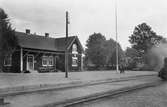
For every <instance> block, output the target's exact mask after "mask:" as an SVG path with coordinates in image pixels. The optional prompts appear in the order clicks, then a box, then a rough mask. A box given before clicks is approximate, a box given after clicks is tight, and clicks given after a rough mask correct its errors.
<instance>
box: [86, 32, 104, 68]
mask: <svg viewBox="0 0 167 107" xmlns="http://www.w3.org/2000/svg"><path fill="white" fill-rule="evenodd" d="M105 41H106V38H105V36H103V35H102V34H101V33H94V34H92V35H90V36H89V39H88V40H87V42H86V47H87V49H86V55H85V57H86V59H87V62H92V63H93V64H95V66H96V67H97V68H98V67H101V66H104V65H105V62H106V56H105V55H106V54H105V47H104V43H105Z"/></svg>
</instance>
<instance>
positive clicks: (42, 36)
mask: <svg viewBox="0 0 167 107" xmlns="http://www.w3.org/2000/svg"><path fill="white" fill-rule="evenodd" d="M15 33H22V34H24V35H27V36H36V37H41V38H50V39H63V38H66V37H45V36H44V35H38V34H29V35H28V34H26V33H25V32H20V31H15ZM69 37H76V36H69Z"/></svg>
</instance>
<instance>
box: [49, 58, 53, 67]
mask: <svg viewBox="0 0 167 107" xmlns="http://www.w3.org/2000/svg"><path fill="white" fill-rule="evenodd" d="M48 65H49V66H53V56H49V57H48Z"/></svg>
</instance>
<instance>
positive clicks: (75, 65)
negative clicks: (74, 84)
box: [72, 57, 78, 67]
mask: <svg viewBox="0 0 167 107" xmlns="http://www.w3.org/2000/svg"><path fill="white" fill-rule="evenodd" d="M73 60H77V63H76V64H73ZM72 66H73V67H77V66H78V59H77V58H75V57H72Z"/></svg>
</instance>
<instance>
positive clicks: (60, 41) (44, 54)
mask: <svg viewBox="0 0 167 107" xmlns="http://www.w3.org/2000/svg"><path fill="white" fill-rule="evenodd" d="M15 35H16V37H17V39H18V44H19V46H18V48H17V50H16V51H14V52H13V53H12V54H11V55H7V56H5V59H4V66H3V72H14V73H22V72H25V71H29V72H30V73H46V72H59V71H62V72H63V71H65V51H66V50H67V53H68V69H69V71H81V70H82V67H83V60H82V54H83V52H84V49H83V47H82V45H81V43H80V41H79V39H78V37H77V36H69V37H67V38H66V37H63V38H52V37H49V34H48V33H45V36H40V35H36V34H31V33H30V30H29V29H26V32H25V33H24V32H15Z"/></svg>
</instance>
